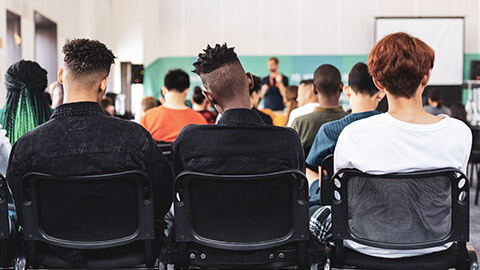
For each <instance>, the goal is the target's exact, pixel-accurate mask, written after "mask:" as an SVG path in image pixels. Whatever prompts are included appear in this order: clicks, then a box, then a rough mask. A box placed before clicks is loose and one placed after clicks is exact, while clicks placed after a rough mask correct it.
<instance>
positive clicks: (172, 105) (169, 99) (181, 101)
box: [163, 91, 187, 109]
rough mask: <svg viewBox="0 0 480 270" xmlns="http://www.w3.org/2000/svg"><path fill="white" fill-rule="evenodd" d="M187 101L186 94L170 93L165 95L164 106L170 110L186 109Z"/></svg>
mask: <svg viewBox="0 0 480 270" xmlns="http://www.w3.org/2000/svg"><path fill="white" fill-rule="evenodd" d="M186 99H187V97H186V94H184V93H180V92H176V91H168V92H167V93H166V94H165V103H164V104H163V106H165V107H166V108H169V109H186V108H187V106H186V105H185V101H186Z"/></svg>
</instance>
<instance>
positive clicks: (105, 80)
mask: <svg viewBox="0 0 480 270" xmlns="http://www.w3.org/2000/svg"><path fill="white" fill-rule="evenodd" d="M107 85H108V76H107V77H105V78H104V79H103V80H102V81H101V82H100V89H102V91H103V92H105V91H106V90H107Z"/></svg>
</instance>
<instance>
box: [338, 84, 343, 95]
mask: <svg viewBox="0 0 480 270" xmlns="http://www.w3.org/2000/svg"><path fill="white" fill-rule="evenodd" d="M342 89H343V82H340V87H339V88H338V91H339V92H340V93H341V92H342Z"/></svg>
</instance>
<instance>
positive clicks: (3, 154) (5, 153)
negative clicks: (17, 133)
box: [0, 125, 12, 176]
mask: <svg viewBox="0 0 480 270" xmlns="http://www.w3.org/2000/svg"><path fill="white" fill-rule="evenodd" d="M6 135H7V131H6V130H5V129H2V125H0V173H1V174H2V175H3V176H6V174H7V167H8V158H9V157H10V152H11V151H12V145H11V144H10V141H9V140H8V138H7V137H6Z"/></svg>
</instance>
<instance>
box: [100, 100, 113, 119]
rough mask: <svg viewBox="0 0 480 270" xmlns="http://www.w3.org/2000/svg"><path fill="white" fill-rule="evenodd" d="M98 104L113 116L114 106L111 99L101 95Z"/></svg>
mask: <svg viewBox="0 0 480 270" xmlns="http://www.w3.org/2000/svg"><path fill="white" fill-rule="evenodd" d="M100 106H101V107H102V109H103V110H104V111H105V112H106V113H108V114H109V115H110V116H115V107H113V101H112V99H111V98H110V97H103V98H102V100H101V101H100Z"/></svg>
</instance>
